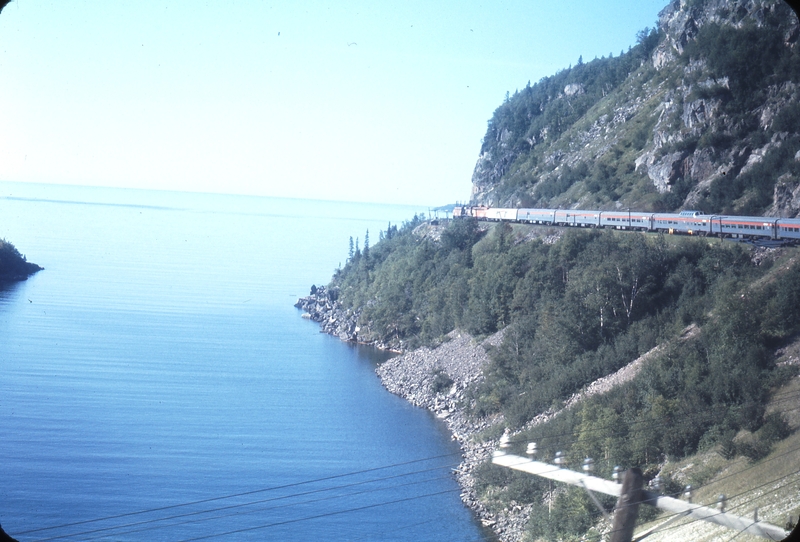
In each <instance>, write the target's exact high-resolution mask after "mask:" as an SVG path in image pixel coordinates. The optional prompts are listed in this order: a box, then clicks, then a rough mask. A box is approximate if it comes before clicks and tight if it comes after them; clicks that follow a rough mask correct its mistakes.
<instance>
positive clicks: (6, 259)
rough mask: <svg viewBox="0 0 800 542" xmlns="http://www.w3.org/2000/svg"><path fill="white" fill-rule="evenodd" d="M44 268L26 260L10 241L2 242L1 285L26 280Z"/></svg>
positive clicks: (0, 249) (0, 244)
mask: <svg viewBox="0 0 800 542" xmlns="http://www.w3.org/2000/svg"><path fill="white" fill-rule="evenodd" d="M41 270H42V268H41V267H39V266H38V265H36V264H35V263H31V262H29V261H27V260H26V259H25V256H23V255H22V254H20V252H19V251H18V250H17V249H16V248H15V247H14V245H12V244H11V243H9V242H8V241H4V240H0V283H7V282H17V281H20V280H26V279H27V278H28V277H29V276H31V275H33V274H34V273H36V272H38V271H41Z"/></svg>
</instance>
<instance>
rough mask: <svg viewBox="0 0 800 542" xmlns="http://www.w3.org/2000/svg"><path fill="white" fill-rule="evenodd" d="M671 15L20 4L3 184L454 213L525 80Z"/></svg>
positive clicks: (307, 5)
mask: <svg viewBox="0 0 800 542" xmlns="http://www.w3.org/2000/svg"><path fill="white" fill-rule="evenodd" d="M665 5H666V2H665V1H664V0H660V1H654V0H620V1H615V2H597V1H589V0H564V1H560V2H552V1H551V2H545V1H542V0H528V1H518V0H509V1H500V0H494V1H486V2H454V1H441V2H435V1H424V2H423V1H417V0H402V1H400V0H382V1H381V2H375V1H371V2H358V1H342V2H327V1H306V0H300V1H295V2H281V3H277V2H269V1H258V0H238V1H237V0H227V1H226V2H222V1H208V2H203V1H199V0H193V1H191V2H190V1H185V0H171V1H169V2H165V1H152V0H141V1H138V2H109V1H108V0H85V1H80V0H76V1H74V2H51V1H43V0H42V1H37V0H14V2H12V3H11V4H9V5H8V6H7V7H6V8H5V9H4V10H3V12H2V14H0V77H2V83H1V84H0V180H6V181H23V182H45V183H65V184H81V185H100V186H120V187H133V188H149V189H170V190H186V191H201V192H221V193H234V194H254V195H265V196H277V197H300V198H315V199H332V200H348V201H371V202H386V203H395V202H396V203H408V204H422V205H441V204H445V203H449V202H454V201H456V200H460V201H464V200H467V199H468V197H469V191H470V178H471V175H472V170H473V167H474V165H475V161H476V160H477V157H478V152H479V150H480V142H481V138H482V137H483V135H484V133H485V131H486V123H487V121H488V119H489V118H490V117H491V115H492V112H493V111H494V109H495V108H496V107H497V106H498V105H500V103H501V102H502V100H503V98H504V96H505V93H506V91H510V92H511V93H512V94H513V92H514V91H515V89H518V88H522V87H524V86H525V84H526V83H527V82H528V81H531V82H532V83H535V82H536V81H537V80H539V79H541V78H542V77H546V76H548V75H552V74H554V73H555V72H556V71H558V70H559V69H562V68H566V67H567V66H569V65H570V64H574V63H575V62H576V61H577V59H578V57H579V56H581V55H582V56H583V58H584V60H586V61H588V60H591V59H592V58H594V57H599V56H602V55H608V54H609V53H613V54H614V55H615V56H616V55H618V54H619V53H620V51H621V50H627V49H628V47H629V46H630V45H633V44H634V43H635V39H636V33H637V31H639V30H641V29H643V28H644V27H646V26H649V27H653V26H655V22H656V19H657V14H658V12H659V11H660V10H661V9H662V8H663V7H664V6H665Z"/></svg>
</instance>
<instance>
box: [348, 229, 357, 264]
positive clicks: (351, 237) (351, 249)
mask: <svg viewBox="0 0 800 542" xmlns="http://www.w3.org/2000/svg"><path fill="white" fill-rule="evenodd" d="M355 254H356V252H355V248H354V247H353V236H352V235H351V236H350V251H349V252H348V253H347V259H348V260H352V259H353V256H355Z"/></svg>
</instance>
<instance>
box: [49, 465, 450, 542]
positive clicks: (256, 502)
mask: <svg viewBox="0 0 800 542" xmlns="http://www.w3.org/2000/svg"><path fill="white" fill-rule="evenodd" d="M449 467H452V465H445V466H442V467H436V468H433V469H425V470H419V471H414V472H410V473H404V474H398V475H394V476H387V477H382V478H374V479H371V480H365V481H361V482H355V483H352V484H344V485H339V486H333V487H328V488H321V489H315V490H312V491H306V492H301V493H293V494H289V495H283V496H280V497H273V498H270V499H262V500H257V501H250V502H245V503H239V504H234V505H229V506H224V507H218V508H211V509H207V510H200V511H195V512H189V513H186V514H178V515H174V516H167V517H162V518H156V519H151V520H146V521H140V522H136V523H129V524H125V525H118V526H113V527H106V528H102V529H96V530H92V531H84V532H80V533H71V534H68V535H63V536H57V537H52V538H45V539H40V540H38V541H37V542H45V541H48V540H57V539H61V538H66V537H70V536H79V535H85V534H95V533H99V532H107V531H115V530H117V529H123V528H126V527H139V526H143V525H151V524H154V523H160V522H164V521H169V520H171V519H181V518H187V517H192V516H200V515H204V514H213V513H215V512H223V511H230V510H234V509H239V508H245V507H249V506H255V505H257V504H264V503H267V502H274V501H279V500H286V499H293V498H297V497H302V496H307V495H311V494H315V493H323V492H327V491H335V490H341V489H347V488H351V487H355V486H359V485H365V484H371V483H376V482H384V481H387V480H392V479H396V478H402V477H406V476H412V475H415V474H423V473H426V472H431V471H435V470H441V469H444V468H449ZM446 478H447V477H446V476H437V477H434V478H428V479H425V480H417V481H413V482H408V483H405V484H399V485H394V486H384V487H379V488H373V489H368V490H364V491H358V492H351V493H347V494H345V495H333V496H330V497H322V498H318V499H310V500H306V501H301V502H295V503H289V504H284V505H278V506H272V507H261V508H257V509H255V510H250V511H247V512H234V513H228V514H225V515H217V516H214V517H208V518H200V519H194V520H188V521H183V522H179V523H170V524H168V525H156V526H151V527H146V528H143V529H135V530H130V531H125V532H122V533H115V534H117V535H119V534H130V533H135V532H142V531H146V530H153V529H159V528H167V527H174V526H177V525H184V524H187V523H198V522H203V521H212V520H216V519H221V518H224V517H231V516H235V515H241V514H249V513H256V512H262V511H265V510H275V509H278V508H286V507H290V506H298V505H303V504H310V503H314V502H321V501H325V500H332V499H339V498H345V497H351V496H354V495H363V494H366V493H375V492H378V491H389V490H393V489H397V488H400V487H407V486H411V485H418V484H424V483H429V482H435V481H438V480H444V479H446ZM106 536H110V535H108V534H106V535H101V536H99V537H94V538H92V539H101V538H105V537H106ZM86 540H90V539H86Z"/></svg>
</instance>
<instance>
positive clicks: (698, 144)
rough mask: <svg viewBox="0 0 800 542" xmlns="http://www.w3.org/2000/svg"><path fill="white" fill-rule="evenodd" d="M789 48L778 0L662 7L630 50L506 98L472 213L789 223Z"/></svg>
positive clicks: (799, 175) (793, 76)
mask: <svg viewBox="0 0 800 542" xmlns="http://www.w3.org/2000/svg"><path fill="white" fill-rule="evenodd" d="M798 36H800V27H799V26H798V19H797V17H796V16H795V15H794V13H793V12H792V11H791V9H790V8H789V7H788V6H787V5H786V4H785V3H784V2H783V1H781V0H768V1H734V2H731V1H727V0H692V1H686V0H684V1H682V2H681V1H677V0H676V1H674V2H671V3H670V4H669V5H668V6H667V7H666V8H665V9H664V11H662V13H661V14H660V20H659V26H658V28H657V29H653V30H650V29H645V30H643V31H642V32H640V33H639V38H638V44H637V45H636V46H635V47H633V48H631V49H630V50H628V51H625V52H620V53H619V54H618V55H616V56H614V54H613V53H614V52H612V53H611V54H609V56H608V57H603V58H599V59H594V60H592V61H590V62H584V61H583V59H578V62H577V64H576V65H575V66H572V67H570V68H568V69H565V70H563V71H561V72H559V73H558V74H556V75H553V76H551V77H545V78H543V79H542V80H541V81H539V82H537V83H536V84H534V85H531V84H530V83H529V84H528V85H527V86H526V87H525V88H523V89H522V90H517V91H515V92H514V93H513V95H511V96H508V97H507V99H506V100H505V102H504V103H503V104H502V105H501V106H500V107H498V108H497V110H496V111H495V112H494V115H493V116H492V118H491V120H490V121H489V126H488V129H487V132H486V135H485V137H484V140H483V145H482V147H481V153H480V158H479V159H478V163H477V165H476V167H475V172H474V175H473V178H472V182H473V190H472V201H473V202H475V203H483V204H490V205H494V206H511V207H516V206H532V207H560V208H565V207H580V208H604V209H609V208H612V209H613V208H615V207H630V208H635V209H642V210H654V211H671V210H675V209H678V208H681V207H688V208H692V209H699V210H702V211H706V212H724V213H735V214H768V215H774V216H778V215H780V216H789V217H793V216H796V215H797V213H798V211H800V190H798V186H799V185H800V163H798V160H797V153H798V151H800V88H799V87H798V83H800V52H798V49H797V47H796V43H797V39H798Z"/></svg>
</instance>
